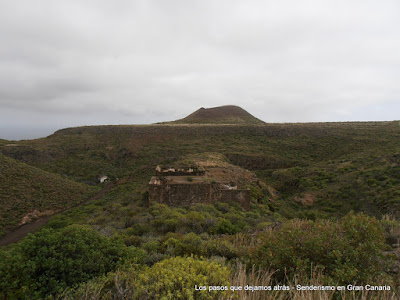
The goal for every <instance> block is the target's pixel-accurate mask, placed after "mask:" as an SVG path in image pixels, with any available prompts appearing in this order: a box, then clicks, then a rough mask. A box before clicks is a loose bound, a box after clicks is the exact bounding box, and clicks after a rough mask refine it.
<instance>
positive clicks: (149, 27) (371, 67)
mask: <svg viewBox="0 0 400 300" xmlns="http://www.w3.org/2000/svg"><path fill="white" fill-rule="evenodd" d="M399 16H400V1H398V0H393V1H390V0H380V1H375V0H374V1H369V0H359V1H358V0H332V1H324V0H315V1H307V0H303V1H299V0H283V1H282V0H279V1H269V0H260V1H251V0H242V1H236V0H226V1H223V0H211V1H206V0H180V1H178V0H168V1H165V0H159V1H152V0H142V1H135V0H129V1H122V0H121V1H111V0H109V1H102V0H96V1H94V0H93V1H90V0H85V1H82V0H65V1H61V0H60V1H55V0H49V1H40V0H37V1H31V0H27V1H22V0H18V1H15V0H10V1H7V0H0V138H6V139H22V138H24V139H26V138H37V137H42V136H46V135H49V134H51V133H52V132H54V131H55V130H57V129H60V128H64V127H71V126H80V125H96V124H149V123H154V122H160V121H169V120H174V119H178V118H182V117H184V116H186V115H187V114H189V113H191V112H193V111H194V110H197V109H198V108H200V107H215V106H220V105H226V104H234V105H239V106H241V107H242V108H244V109H246V110H247V111H249V112H250V113H252V114H253V115H255V116H256V117H258V118H260V119H262V120H264V121H266V122H314V121H352V120H358V121H365V120H395V119H396V120H398V119H400V115H399V112H400V97H399V96H400V17H399Z"/></svg>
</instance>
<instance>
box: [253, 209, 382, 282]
mask: <svg viewBox="0 0 400 300" xmlns="http://www.w3.org/2000/svg"><path fill="white" fill-rule="evenodd" d="M267 234H268V236H267V238H266V240H265V241H264V243H263V244H262V245H261V246H260V247H259V248H258V249H257V250H256V251H255V252H254V254H253V255H252V261H253V263H255V264H256V265H258V266H262V267H269V268H271V269H272V270H276V272H275V276H276V278H277V279H278V280H284V279H285V276H286V275H287V276H288V277H289V278H293V276H294V275H295V274H296V273H302V272H303V273H305V274H310V272H311V270H312V268H313V269H314V268H317V269H321V270H322V271H323V273H324V274H325V275H327V276H328V277H330V278H331V279H333V280H334V281H337V282H340V283H344V284H346V283H347V284H348V283H353V282H358V283H366V282H367V281H368V280H371V279H373V278H374V277H375V276H378V275H379V274H380V273H381V272H382V271H383V270H384V267H385V266H384V263H383V261H384V260H383V256H382V250H383V249H384V248H385V240H384V231H383V228H382V226H381V225H380V223H379V222H378V220H376V219H375V218H372V217H368V216H366V215H363V214H359V215H354V214H349V215H347V216H346V217H344V218H343V219H342V220H340V221H338V222H332V221H325V220H318V221H316V222H313V221H299V220H293V221H290V222H288V223H286V224H285V225H283V227H282V228H281V229H280V230H279V231H278V232H272V233H267Z"/></svg>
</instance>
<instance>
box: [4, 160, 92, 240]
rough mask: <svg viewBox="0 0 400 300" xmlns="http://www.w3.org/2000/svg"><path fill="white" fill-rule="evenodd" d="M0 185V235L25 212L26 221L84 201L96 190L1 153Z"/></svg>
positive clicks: (15, 224) (12, 226) (21, 220)
mask: <svg viewBox="0 0 400 300" xmlns="http://www.w3.org/2000/svg"><path fill="white" fill-rule="evenodd" d="M0 186H1V189H0V207H1V209H0V237H1V236H2V235H3V234H4V233H5V231H6V230H7V229H8V230H9V229H11V228H14V227H16V226H18V224H19V223H21V222H23V221H24V220H23V217H24V216H26V215H27V218H26V219H27V220H26V221H28V220H30V221H32V220H34V219H35V217H40V216H43V215H46V214H47V215H51V214H53V213H54V212H56V211H60V210H63V209H66V208H69V207H71V206H73V205H75V204H78V203H80V202H82V201H83V200H86V199H87V198H88V197H89V196H90V195H92V194H93V193H94V192H95V191H96V188H93V187H89V186H87V185H84V184H80V183H77V182H74V181H72V180H69V179H67V178H62V177H61V176H59V175H56V174H52V173H49V172H46V171H43V170H40V169H38V168H35V167H32V166H29V165H27V164H24V163H21V162H19V161H16V160H14V159H11V158H8V157H6V156H4V155H0ZM32 212H34V213H32ZM29 213H30V214H29ZM28 218H29V219H28Z"/></svg>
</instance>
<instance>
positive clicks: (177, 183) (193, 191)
mask: <svg viewBox="0 0 400 300" xmlns="http://www.w3.org/2000/svg"><path fill="white" fill-rule="evenodd" d="M155 171H156V172H155V173H156V176H153V177H152V178H151V179H150V182H149V203H150V205H151V204H152V203H154V202H158V203H163V204H166V205H170V206H185V207H188V206H191V205H193V204H196V203H204V204H214V203H216V202H238V203H239V204H240V205H241V206H242V207H243V208H244V209H246V210H247V209H249V208H250V190H249V189H239V188H238V187H237V186H236V185H235V184H234V183H232V182H230V183H223V182H216V181H214V180H210V179H209V178H208V177H207V176H206V174H205V170H204V169H202V168H198V167H194V166H189V167H177V168H176V167H161V166H157V168H156V170H155Z"/></svg>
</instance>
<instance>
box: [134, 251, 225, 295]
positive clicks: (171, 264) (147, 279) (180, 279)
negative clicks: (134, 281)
mask: <svg viewBox="0 0 400 300" xmlns="http://www.w3.org/2000/svg"><path fill="white" fill-rule="evenodd" d="M228 278H229V271H228V270H227V268H226V267H223V266H221V265H220V264H218V263H215V262H212V261H208V260H203V259H198V258H194V257H185V258H184V257H174V258H169V259H165V260H163V261H161V262H159V263H156V264H155V265H154V266H152V267H151V268H149V269H147V270H146V271H145V272H143V273H142V274H140V275H139V279H138V285H137V290H139V291H142V292H141V294H140V296H139V298H140V299H215V298H217V297H218V295H221V292H210V293H209V292H208V291H196V290H195V285H197V286H228V285H229V279H228Z"/></svg>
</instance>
